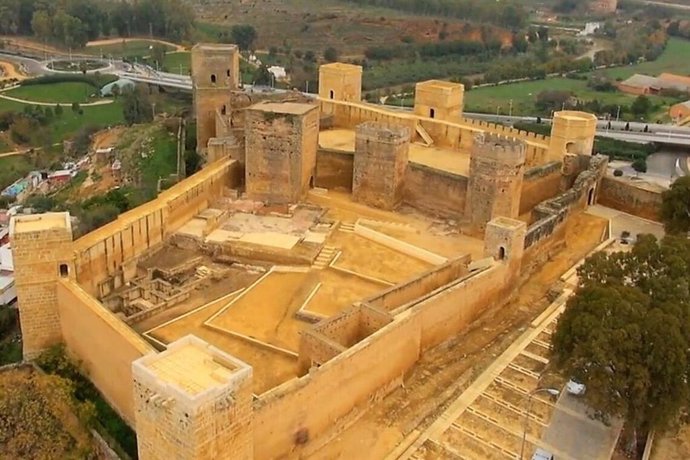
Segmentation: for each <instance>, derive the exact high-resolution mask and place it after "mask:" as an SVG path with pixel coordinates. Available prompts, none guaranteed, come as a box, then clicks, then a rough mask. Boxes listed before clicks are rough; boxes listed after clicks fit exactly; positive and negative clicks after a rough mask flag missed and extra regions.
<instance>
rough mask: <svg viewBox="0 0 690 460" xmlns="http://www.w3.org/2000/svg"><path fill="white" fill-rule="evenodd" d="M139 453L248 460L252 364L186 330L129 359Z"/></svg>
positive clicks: (158, 459)
mask: <svg viewBox="0 0 690 460" xmlns="http://www.w3.org/2000/svg"><path fill="white" fill-rule="evenodd" d="M132 376H133V379H134V407H135V417H136V426H137V441H138V450H139V458H140V459H141V460H169V459H175V458H179V459H189V460H207V459H211V458H213V459H228V460H230V459H232V460H235V459H240V460H251V459H252V458H253V452H254V447H253V446H254V433H253V420H252V418H253V413H252V368H251V367H250V366H249V365H247V364H245V363H243V362H242V361H240V360H238V359H235V358H233V357H232V356H230V355H228V354H226V353H224V352H222V351H221V350H219V349H217V348H215V347H212V346H210V345H209V344H207V343H206V342H204V341H203V340H201V339H199V338H197V337H195V336H191V335H188V336H186V337H183V338H181V339H179V340H177V341H175V342H173V343H171V344H170V345H169V346H168V349H167V350H165V351H164V352H162V353H158V354H151V355H147V356H144V357H143V358H140V359H138V360H136V361H134V362H133V363H132Z"/></svg>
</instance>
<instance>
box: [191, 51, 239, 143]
mask: <svg viewBox="0 0 690 460" xmlns="http://www.w3.org/2000/svg"><path fill="white" fill-rule="evenodd" d="M239 84H240V53H239V49H238V48H237V46H236V45H223V44H207V43H200V44H198V45H195V46H194V47H193V48H192V87H193V91H194V113H195V114H196V142H197V151H199V152H205V151H206V148H207V145H208V140H209V139H211V138H212V137H216V111H220V112H221V113H225V112H227V111H228V110H229V108H230V101H231V94H230V92H231V91H232V90H235V89H237V88H238V87H239Z"/></svg>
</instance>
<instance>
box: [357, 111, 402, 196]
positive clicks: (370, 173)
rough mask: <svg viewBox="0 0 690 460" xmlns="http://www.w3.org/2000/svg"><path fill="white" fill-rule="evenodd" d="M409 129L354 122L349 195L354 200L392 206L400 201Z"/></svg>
mask: <svg viewBox="0 0 690 460" xmlns="http://www.w3.org/2000/svg"><path fill="white" fill-rule="evenodd" d="M409 149H410V130H409V129H408V128H406V127H404V126H388V125H384V124H381V123H376V122H367V123H362V124H361V125H359V126H357V132H356V141H355V161H354V174H353V184H352V196H353V198H354V200H355V201H359V202H362V203H365V204H367V205H369V206H374V207H377V208H383V209H389V210H390V209H393V208H395V207H396V206H397V205H398V204H400V202H401V201H402V194H403V180H404V178H405V171H406V169H407V161H408V155H409Z"/></svg>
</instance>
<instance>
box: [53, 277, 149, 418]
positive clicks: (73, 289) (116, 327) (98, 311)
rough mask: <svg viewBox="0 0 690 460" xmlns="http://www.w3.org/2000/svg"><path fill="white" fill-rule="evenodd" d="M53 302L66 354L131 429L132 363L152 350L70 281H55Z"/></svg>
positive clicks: (132, 400) (132, 402)
mask: <svg viewBox="0 0 690 460" xmlns="http://www.w3.org/2000/svg"><path fill="white" fill-rule="evenodd" d="M57 298H58V307H59V313H60V324H61V326H62V335H63V339H64V342H65V345H66V347H67V350H68V353H69V354H70V356H73V357H75V358H76V360H77V361H78V362H79V364H80V365H81V367H82V371H83V372H84V373H85V374H86V375H87V376H88V377H89V379H90V380H91V381H92V382H93V384H94V385H96V388H98V390H99V391H100V392H101V393H102V394H103V396H104V397H105V399H106V400H107V401H108V402H109V403H110V405H111V406H113V407H114V408H115V410H116V411H117V412H118V413H119V414H120V415H121V416H122V417H123V418H124V419H125V420H126V421H127V423H129V424H130V425H131V426H134V399H133V397H134V387H133V386H132V361H134V360H136V359H138V358H141V357H142V356H144V355H145V354H147V353H151V352H153V351H154V349H153V347H152V346H151V345H149V344H148V342H146V341H145V340H144V339H142V338H141V336H139V334H137V333H136V332H134V331H133V330H132V329H130V328H129V326H127V325H126V324H125V323H124V322H122V321H121V320H120V319H119V318H118V317H116V316H115V315H114V314H113V313H111V312H110V311H108V310H107V309H106V308H104V307H103V305H101V304H100V302H98V301H97V300H96V299H94V298H93V297H92V296H90V295H89V294H88V293H87V292H86V291H84V290H83V289H82V288H81V287H79V286H78V285H77V284H76V283H74V282H73V281H70V280H67V279H61V280H59V281H58V284H57Z"/></svg>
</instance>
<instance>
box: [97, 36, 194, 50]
mask: <svg viewBox="0 0 690 460" xmlns="http://www.w3.org/2000/svg"><path fill="white" fill-rule="evenodd" d="M134 41H137V42H138V41H149V42H155V43H160V44H161V45H167V46H172V47H173V48H175V51H187V48H185V47H184V46H182V45H178V44H177V43H172V42H167V41H165V40H158V39H155V38H136V37H131V38H105V39H103V40H94V41H90V42H88V43H87V44H86V47H87V48H90V47H92V46H105V45H116V44H118V43H122V42H134Z"/></svg>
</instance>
